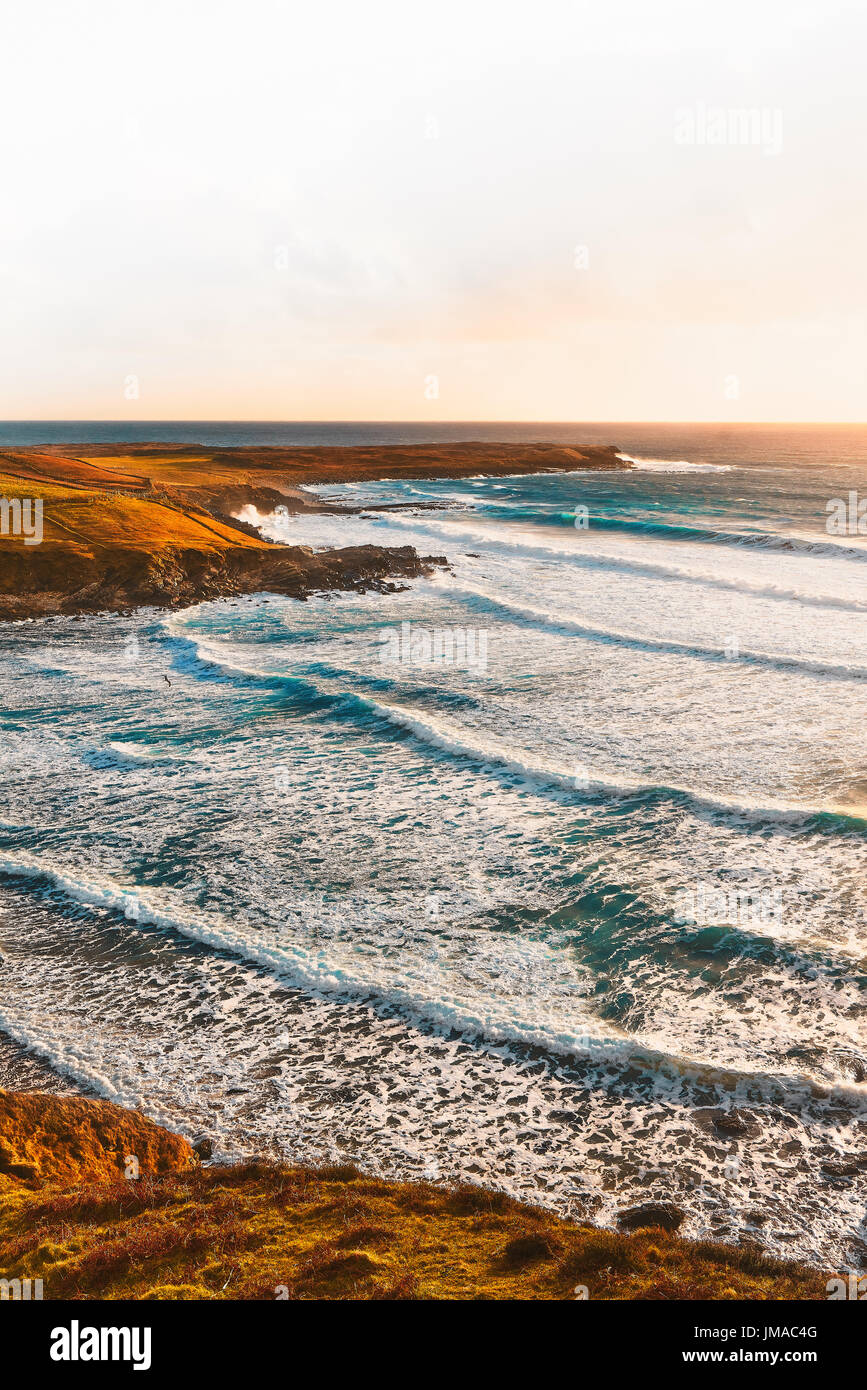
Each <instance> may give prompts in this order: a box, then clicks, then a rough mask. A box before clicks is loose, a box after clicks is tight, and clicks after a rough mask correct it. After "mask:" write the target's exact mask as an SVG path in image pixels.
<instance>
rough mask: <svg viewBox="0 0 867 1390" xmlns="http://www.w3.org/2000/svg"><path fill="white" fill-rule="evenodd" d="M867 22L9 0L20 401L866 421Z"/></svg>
mask: <svg viewBox="0 0 867 1390" xmlns="http://www.w3.org/2000/svg"><path fill="white" fill-rule="evenodd" d="M865 39H867V6H865V4H863V3H843V2H842V0H821V3H812V0H807V3H798V0H788V2H787V3H784V2H783V0H779V2H778V0H748V2H745V0H735V2H734V3H726V4H725V5H721V4H717V5H712V4H709V3H707V4H696V3H695V0H688V2H687V0H684V3H680V0H659V3H656V4H652V5H651V4H649V3H647V0H613V2H612V0H604V3H602V2H601V0H597V2H596V3H593V4H585V3H583V2H582V0H577V2H576V0H573V2H572V3H569V4H554V3H549V0H540V3H536V4H532V5H528V4H527V3H526V0H524V2H523V3H520V4H508V3H505V4H504V3H499V4H495V3H493V0H477V3H473V0H462V3H441V0H436V3H433V4H425V5H422V4H418V3H411V0H401V3H383V0H372V3H368V4H352V5H349V4H342V3H341V4H336V5H335V4H321V5H318V6H314V5H310V4H304V5H300V4H288V3H270V2H269V0H247V3H246V4H244V5H241V4H231V5H229V4H220V3H208V4H201V5H200V4H196V3H185V2H184V0H171V2H169V0H149V3H148V4H147V5H131V4H126V3H120V4H118V3H116V0H111V3H108V0H105V2H103V0H90V3H88V0H84V3H78V4H74V5H70V4H68V3H45V0H26V3H25V0H7V3H6V4H4V6H3V9H2V17H0V52H2V54H3V81H2V84H0V154H2V164H0V167H2V195H3V206H2V218H0V303H2V318H0V417H3V418H7V419H22V418H46V419H47V418H66V419H75V418H77V419H123V418H130V419H173V418H174V419H199V418H223V419H351V420H363V419H389V418H391V419H399V420H426V419H431V420H456V419H467V420H495V419H504V420H582V419H585V420H630V419H632V420H690V419H693V420H863V419H864V418H865V415H867V410H865V377H867V370H865V369H867V276H865V273H864V259H865V246H867V199H865V197H864V186H863V170H864V155H863V144H864V139H865V133H867V120H865V116H867V88H865V82H864V76H863V68H864V52H865ZM744 110H753V111H754V112H755V113H756V115H755V117H754V118H753V120H754V124H753V123H751V122H745V121H744V120H743V119H742V118H741V117H739V116H738V115H737V114H736V113H738V112H739V111H744ZM732 113H735V114H734V115H732Z"/></svg>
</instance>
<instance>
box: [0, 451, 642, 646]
mask: <svg viewBox="0 0 867 1390" xmlns="http://www.w3.org/2000/svg"><path fill="white" fill-rule="evenodd" d="M120 448H123V449H124V450H125V452H124V453H122V454H119V453H118V452H117V451H118V449H120ZM628 466H629V465H628V464H627V463H626V462H624V461H623V460H622V459H620V458H619V456H618V454H617V451H616V448H615V446H613V445H611V446H606V447H604V448H602V447H597V446H594V447H592V448H590V447H587V448H581V447H575V448H564V447H562V446H560V445H551V444H522V445H515V444H474V443H468V444H451V445H438V446H432V445H407V446H401V447H397V446H393V447H388V448H353V447H345V448H336V447H322V448H312V449H278V448H273V449H262V448H236V449H220V450H211V451H206V450H202V449H199V450H196V449H195V448H194V447H193V446H190V445H172V444H159V443H152V444H134V445H124V446H121V445H118V444H112V445H106V444H89V445H88V444H84V445H75V446H71V445H67V446H63V445H54V446H50V447H44V448H32V449H15V450H8V449H7V450H3V451H0V497H2V498H3V499H6V502H7V504H8V508H9V509H10V514H9V517H7V518H6V521H7V523H8V524H7V525H5V526H4V530H3V533H2V534H0V621H2V620H7V621H10V620H11V621H15V620H21V619H27V618H38V617H45V616H49V615H69V614H82V613H95V612H106V611H108V612H111V611H114V612H117V611H125V610H128V609H130V608H135V607H139V606H153V607H168V608H175V607H184V606H187V605H189V604H193V603H198V602H201V601H202V600H205V599H215V598H223V597H229V596H234V595H238V594H250V593H256V592H262V591H270V592H273V593H279V594H286V595H288V596H290V597H292V598H298V599H304V598H306V597H308V596H309V595H310V594H312V593H316V592H321V591H323V590H329V589H342V590H349V591H356V592H364V591H365V590H366V589H377V590H379V591H380V592H382V591H386V592H387V591H388V590H389V587H390V584H391V582H392V581H393V580H394V579H413V578H417V577H419V576H420V575H425V574H429V573H431V572H432V570H433V569H434V568H435V567H436V566H437V565H444V564H445V563H446V562H445V560H444V558H443V557H442V556H430V555H429V556H420V555H418V554H417V553H416V551H415V550H414V549H413V548H412V547H410V546H402V547H397V548H386V547H381V546H372V545H366V546H350V547H346V548H344V549H337V550H326V551H318V552H314V551H312V550H311V549H310V548H309V547H305V546H294V547H293V546H282V545H276V544H274V543H272V542H270V541H268V540H266V539H264V538H263V537H262V536H260V535H259V533H258V532H257V530H256V528H255V527H253V526H250V525H248V524H246V523H244V522H243V521H239V520H237V513H238V512H240V511H241V509H242V508H243V507H244V506H246V505H251V506H254V507H256V508H257V510H259V511H260V512H270V511H273V510H274V508H275V507H276V506H283V507H285V508H286V509H287V510H288V511H290V512H293V511H294V512H298V511H328V512H347V511H351V510H354V509H352V508H346V507H339V506H334V505H332V504H329V503H326V502H322V501H321V500H320V499H318V498H317V497H316V496H314V495H311V494H310V493H308V492H304V491H302V490H301V485H302V484H304V485H310V484H316V483H320V484H334V483H341V482H348V481H374V480H378V479H385V478H434V477H468V476H472V475H473V474H480V473H486V474H492V475H506V474H510V473H511V474H517V473H538V472H550V471H552V470H555V469H556V470H560V471H565V470H569V471H572V470H575V469H581V468H594V469H596V468H598V469H623V468H627V467H628ZM37 504H38V516H39V532H40V534H39V537H38V539H37V538H36V537H35V536H34V535H31V536H30V537H29V538H28V537H27V536H26V535H25V534H17V533H16V529H15V525H14V522H15V512H14V509H15V508H16V507H17V508H18V512H19V514H20V510H21V507H22V506H25V505H26V506H27V507H28V508H29V509H30V510H29V511H28V513H27V515H32V513H33V510H34V509H35V508H36V507H37Z"/></svg>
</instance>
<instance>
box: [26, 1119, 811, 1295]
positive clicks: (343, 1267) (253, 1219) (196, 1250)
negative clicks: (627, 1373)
mask: <svg viewBox="0 0 867 1390" xmlns="http://www.w3.org/2000/svg"><path fill="white" fill-rule="evenodd" d="M131 1135H133V1136H135V1138H136V1140H137V1142H138V1143H139V1146H140V1148H142V1150H143V1151H146V1152H147V1153H149V1154H150V1155H151V1156H152V1168H151V1171H150V1172H148V1173H147V1175H146V1176H144V1177H142V1178H140V1179H139V1180H138V1181H127V1180H125V1179H122V1178H118V1176H117V1154H118V1152H119V1151H120V1150H121V1149H124V1148H127V1138H128V1137H129V1136H131ZM13 1144H14V1146H15V1148H16V1152H18V1153H19V1154H25V1155H26V1156H27V1157H28V1160H29V1162H30V1164H31V1166H32V1167H33V1168H35V1169H37V1170H38V1174H39V1176H38V1178H33V1177H31V1178H29V1179H24V1178H21V1177H16V1176H14V1175H11V1176H10V1175H7V1176H6V1178H5V1180H4V1182H3V1183H2V1185H0V1278H7V1279H12V1278H25V1277H27V1276H30V1277H32V1278H41V1279H42V1280H43V1284H44V1290H45V1297H46V1298H49V1299H50V1298H70V1299H122V1298H132V1299H259V1300H261V1299H267V1300H273V1299H277V1298H289V1299H292V1300H306V1299H328V1300H332V1299H372V1300H381V1299H385V1300H410V1299H516V1298H517V1299H574V1298H576V1297H581V1296H583V1289H584V1288H586V1290H587V1294H588V1296H589V1297H590V1298H591V1299H612V1300H629V1299H652V1300H665V1299H823V1298H824V1297H825V1282H826V1278H827V1276H826V1275H823V1274H820V1273H818V1272H817V1271H815V1270H811V1269H807V1268H804V1267H802V1266H799V1265H796V1264H788V1263H783V1262H780V1261H776V1260H770V1259H767V1258H766V1257H765V1256H763V1255H762V1254H761V1252H759V1251H757V1250H756V1249H755V1248H751V1247H747V1248H736V1247H732V1246H726V1245H715V1244H712V1243H709V1242H690V1241H686V1240H682V1239H680V1238H679V1237H678V1236H676V1235H670V1234H667V1233H666V1232H664V1231H662V1230H660V1229H655V1230H642V1231H637V1232H634V1233H617V1232H613V1231H607V1230H600V1229H598V1228H595V1227H592V1226H587V1225H582V1224H578V1223H576V1222H571V1221H563V1220H560V1219H558V1218H557V1217H555V1216H553V1215H551V1214H550V1213H548V1212H545V1211H541V1210H538V1209H536V1208H533V1207H528V1206H526V1205H523V1204H521V1203H519V1202H516V1201H513V1200H512V1199H511V1198H509V1197H506V1196H504V1195H503V1194H502V1193H497V1192H490V1191H486V1190H485V1189H482V1188H476V1187H468V1186H465V1187H461V1188H458V1189H447V1188H441V1187H435V1186H433V1185H431V1184H427V1183H416V1184H411V1183H398V1182H385V1181H383V1180H380V1179H377V1178H372V1177H368V1176H365V1175H364V1174H363V1173H360V1172H359V1171H358V1170H357V1169H356V1168H353V1167H349V1166H339V1167H330V1168H322V1169H319V1170H315V1169H309V1168H292V1167H286V1166H280V1165H275V1166H271V1165H269V1164H263V1163H247V1164H238V1165H236V1166H234V1167H226V1168H220V1167H212V1168H202V1167H200V1166H198V1165H197V1164H196V1162H195V1157H194V1155H192V1153H191V1151H190V1150H189V1147H188V1145H186V1144H185V1142H184V1141H183V1140H181V1139H178V1138H177V1136H175V1135H170V1134H167V1133H166V1132H165V1131H164V1130H160V1129H159V1127H158V1126H156V1125H152V1124H151V1123H150V1122H149V1121H147V1120H145V1119H144V1117H142V1116H140V1115H136V1114H130V1113H129V1112H126V1111H122V1110H119V1109H117V1108H116V1107H114V1106H111V1105H109V1104H107V1103H106V1102H95V1101H81V1100H77V1099H72V1100H71V1099H66V1098H63V1099H60V1098H57V1097H50V1096H46V1095H29V1096H21V1095H13V1094H11V1093H8V1092H0V1145H5V1146H6V1151H11V1148H12V1146H13ZM148 1145H149V1146H150V1147H147V1146H148ZM100 1146H101V1156H100ZM172 1162H175V1163H176V1164H177V1165H178V1169H179V1170H172V1169H171V1167H170V1165H171V1163H172ZM160 1164H162V1165H163V1166H162V1170H161V1171H156V1169H157V1168H159V1166H160ZM76 1165H77V1168H76ZM167 1165H169V1166H168V1167H167ZM191 1165H192V1166H191ZM94 1173H96V1174H97V1175H98V1180H96V1181H94V1180H93V1177H92V1175H93V1174H94Z"/></svg>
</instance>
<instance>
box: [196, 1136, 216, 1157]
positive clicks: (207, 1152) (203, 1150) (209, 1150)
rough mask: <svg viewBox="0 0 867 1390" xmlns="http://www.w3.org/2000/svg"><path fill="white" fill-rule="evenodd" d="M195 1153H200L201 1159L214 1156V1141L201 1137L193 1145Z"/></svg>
mask: <svg viewBox="0 0 867 1390" xmlns="http://www.w3.org/2000/svg"><path fill="white" fill-rule="evenodd" d="M193 1153H195V1154H198V1155H199V1158H201V1159H208V1158H212V1157H213V1154H214V1145H213V1141H212V1140H210V1139H199V1140H198V1142H197V1143H195V1144H194V1145H193Z"/></svg>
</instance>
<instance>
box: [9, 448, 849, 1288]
mask: <svg viewBox="0 0 867 1390" xmlns="http://www.w3.org/2000/svg"><path fill="white" fill-rule="evenodd" d="M189 428H190V429H192V428H194V427H192V426H191V427H189ZM213 428H215V429H216V428H217V427H213ZM220 428H226V427H220ZM239 428H240V427H239ZM263 428H265V427H263ZM267 428H269V429H271V430H274V429H276V428H277V427H267ZM310 428H313V427H310ZM317 428H319V427H317ZM322 428H324V427H322ZM346 428H347V429H349V428H356V429H363V428H367V429H368V430H371V429H375V428H380V427H346ZM394 428H401V427H394ZM406 428H409V427H406ZM453 428H458V427H453ZM464 428H465V427H464ZM492 428H497V427H492ZM544 428H545V427H533V428H532V429H529V430H528V435H529V436H530V437H545V435H544V433H543V429H544ZM552 428H553V427H552ZM559 428H560V429H562V430H565V429H566V428H567V427H559ZM602 428H603V427H599V429H600V432H601V429H602ZM605 428H611V429H612V430H613V429H614V428H616V429H617V430H618V434H617V435H614V434H613V433H612V434H611V435H610V436H605V437H606V438H608V437H610V438H613V439H616V442H618V444H622V447H623V449H624V452H627V453H629V454H630V455H631V456H632V457H633V458H634V459H637V460H639V462H638V463H637V465H636V467H635V468H634V470H632V471H629V472H627V473H622V474H619V473H618V474H612V473H607V474H598V473H588V472H581V471H576V472H574V473H568V474H566V473H563V474H552V475H546V476H533V477H527V478H475V479H463V480H454V479H451V480H447V481H444V480H440V481H431V482H414V483H412V484H406V483H403V484H397V483H388V482H384V483H379V484H376V485H369V486H368V485H365V486H352V485H350V486H346V487H342V488H336V489H330V490H329V495H331V496H334V497H339V498H340V499H341V500H342V501H344V502H346V501H348V502H351V503H353V504H354V505H356V506H357V507H359V508H360V509H363V510H361V511H360V512H359V513H358V514H356V515H350V516H333V515H331V516H316V515H310V516H306V515H305V516H304V517H298V518H292V517H284V516H281V515H273V516H270V517H260V516H253V518H252V519H254V520H256V521H257V522H258V523H259V524H261V525H262V526H263V528H264V529H265V531H266V533H267V534H270V535H271V536H272V537H273V538H274V539H276V540H283V541H288V542H290V543H304V544H309V545H314V546H316V545H327V544H349V543H355V542H359V541H367V540H373V541H376V542H378V543H381V544H415V545H417V546H418V548H419V549H420V550H422V551H423V552H425V553H431V554H438V555H439V554H442V555H445V556H446V557H447V558H448V560H449V562H450V564H449V568H448V569H447V570H442V571H439V572H438V573H437V574H436V575H434V576H433V577H431V578H430V579H428V580H423V581H418V582H414V583H412V584H411V585H410V586H409V587H408V588H407V589H406V590H405V591H404V592H401V593H398V594H394V595H379V594H372V593H371V594H366V595H329V596H322V597H316V598H313V599H311V600H309V601H308V602H307V603H304V604H300V603H297V602H293V601H290V600H287V599H283V598H280V597H279V596H275V595H260V596H256V597H254V598H250V599H243V600H234V601H223V602H220V603H213V604H205V605H201V606H199V607H198V608H194V609H189V610H187V611H185V612H182V613H178V614H171V615H167V614H164V613H158V612H142V613H138V614H136V615H135V616H133V617H129V618H119V617H92V618H90V617H89V618H83V619H78V620H73V619H62V620H56V621H44V622H31V623H24V624H16V625H5V626H4V627H3V628H2V629H0V648H2V652H3V657H4V660H3V664H2V677H0V683H2V695H3V701H2V710H3V712H2V720H3V761H4V779H3V790H2V799H0V818H2V820H0V868H2V870H3V876H2V880H0V909H2V916H0V951H2V954H3V958H4V964H3V969H2V993H0V1028H2V1029H3V1030H4V1033H5V1037H6V1039H7V1050H6V1052H5V1053H2V1052H0V1059H2V1058H4V1057H5V1059H6V1061H5V1065H6V1066H7V1068H8V1075H9V1076H13V1075H15V1074H18V1073H16V1072H14V1071H13V1068H18V1072H20V1069H21V1068H22V1067H23V1066H24V1065H25V1063H24V1061H23V1060H22V1058H23V1057H24V1056H25V1054H24V1053H22V1052H21V1049H22V1048H23V1049H26V1050H27V1051H26V1056H27V1057H28V1058H30V1059H31V1061H32V1064H33V1065H37V1064H38V1065H39V1066H40V1067H41V1068H42V1069H43V1074H46V1075H49V1076H50V1075H51V1074H55V1075H57V1076H58V1077H63V1078H65V1079H66V1081H67V1082H72V1083H74V1084H76V1085H78V1086H81V1087H84V1088H86V1089H89V1090H92V1091H94V1092H97V1093H99V1094H103V1095H107V1096H109V1097H111V1098H113V1099H117V1100H119V1101H121V1102H123V1103H126V1104H136V1105H140V1106H141V1107H142V1108H143V1109H144V1110H146V1111H147V1112H148V1113H150V1114H152V1115H154V1116H155V1117H156V1118H158V1119H161V1120H163V1121H165V1122H167V1123H170V1124H172V1125H173V1126H175V1127H177V1128H179V1129H181V1130H183V1131H184V1132H186V1133H189V1134H190V1135H193V1136H195V1135H198V1134H201V1133H208V1134H209V1135H211V1136H212V1137H213V1138H215V1140H216V1141H217V1147H218V1151H219V1152H220V1153H221V1154H223V1155H237V1154H242V1153H251V1152H266V1153H283V1154H286V1155H289V1156H290V1157H292V1158H298V1159H304V1160H320V1159H324V1158H326V1157H328V1158H332V1157H336V1156H340V1157H347V1156H349V1157H352V1158H353V1159H355V1160H356V1161H360V1162H362V1163H363V1164H366V1165H368V1166H370V1167H373V1168H376V1169H378V1170H380V1171H383V1172H387V1173H398V1174H403V1175H410V1176H412V1175H426V1176H432V1177H436V1178H442V1179H457V1178H463V1179H466V1178H470V1179H475V1180H478V1181H484V1182H488V1183H493V1184H497V1185H501V1186H504V1187H506V1188H507V1189H508V1190H510V1191H513V1192H515V1193H517V1194H520V1195H524V1196H528V1197H532V1198H533V1199H534V1200H537V1201H543V1202H546V1203H548V1204H550V1205H553V1206H556V1207H558V1208H560V1209H563V1210H571V1211H574V1212H580V1213H584V1214H587V1215H589V1216H592V1217H593V1218H594V1219H596V1220H600V1221H613V1220H614V1219H615V1217H616V1213H617V1212H618V1211H619V1210H621V1209H622V1208H623V1207H626V1206H628V1205H630V1204H632V1203H634V1202H635V1201H638V1200H644V1199H646V1198H647V1197H648V1196H649V1195H652V1196H654V1197H665V1198H668V1199H670V1200H673V1201H676V1202H677V1203H678V1204H679V1205H681V1206H682V1207H684V1208H685V1209H686V1210H687V1212H688V1213H689V1223H688V1227H687V1229H688V1230H689V1231H690V1232H691V1233H693V1234H698V1233H706V1234H712V1235H716V1236H720V1237H725V1238H729V1239H731V1238H736V1237H737V1236H738V1235H739V1234H744V1233H745V1232H750V1231H752V1232H755V1231H756V1229H757V1226H756V1222H757V1221H758V1222H759V1226H760V1229H761V1238H762V1239H763V1240H764V1241H765V1242H766V1243H767V1244H769V1245H770V1246H771V1247H772V1248H774V1249H778V1250H780V1251H786V1252H788V1253H794V1254H801V1255H804V1256H806V1257H808V1258H811V1259H816V1260H822V1261H823V1262H828V1261H829V1260H831V1259H837V1260H840V1259H844V1258H847V1257H848V1256H849V1255H850V1254H851V1253H852V1251H853V1249H854V1243H855V1242H857V1241H858V1240H859V1239H863V1236H864V1232H863V1229H862V1226H861V1221H862V1217H863V1199H862V1197H861V1196H860V1193H859V1184H858V1179H857V1177H852V1176H849V1177H847V1176H845V1175H843V1176H841V1175H840V1173H839V1171H838V1169H839V1164H840V1162H841V1160H845V1159H846V1158H847V1157H852V1156H857V1155H860V1154H862V1153H863V1152H864V1147H865V1145H864V1138H865V1133H864V1123H865V1118H867V1108H865V1096H867V1046H865V1023H864V1007H865V984H867V974H865V954H867V952H865V941H867V921H865V910H864V882H865V867H867V754H865V748H864V733H863V730H864V727H865V719H864V716H865V713H867V638H865V612H867V564H865V561H867V538H863V537H859V536H858V535H857V534H855V535H851V536H849V535H846V536H838V535H829V534H828V532H827V530H826V528H825V517H826V502H827V500H828V499H829V498H831V497H835V496H839V495H844V496H845V495H846V494H847V493H848V490H849V489H859V488H860V489H861V495H862V496H863V495H867V447H865V445H867V432H865V431H864V430H863V429H862V430H861V431H860V432H859V431H857V430H855V429H848V430H846V431H842V430H841V431H839V432H835V431H826V432H825V437H824V439H822V438H821V437H820V436H819V435H818V434H817V433H816V432H815V431H810V430H808V431H801V432H798V431H791V430H790V431H789V432H788V434H787V435H786V434H785V432H782V431H780V432H778V433H777V434H773V433H768V432H767V431H766V432H764V433H763V432H762V431H759V430H746V429H745V430H744V431H743V432H742V433H741V434H740V435H739V434H738V432H737V431H731V430H729V431H728V432H724V433H721V432H720V431H713V430H709V429H706V428H704V429H700V428H699V427H695V428H694V429H693V431H692V434H689V432H688V431H685V429H684V427H652V428H651V427H643V428H644V429H645V433H644V436H641V435H640V427H636V426H633V427H630V430H625V429H624V427H605ZM499 429H500V431H501V432H502V431H503V429H504V427H502V426H501V427H499ZM665 430H668V434H665V433H664V431H665ZM630 431H631V434H630ZM90 437H93V436H92V435H91V436H90ZM173 437H175V438H181V437H186V436H181V435H178V434H177V433H175V434H174V436H173ZM457 437H460V436H457ZM564 437H565V436H564ZM569 438H570V439H571V441H572V442H574V441H575V440H579V439H589V438H590V428H589V427H587V429H583V428H582V430H581V432H580V433H579V432H578V427H574V429H573V433H572V435H571V436H569ZM781 440H782V442H781ZM235 442H241V441H240V440H236V441H235ZM252 442H256V441H255V440H253V441H252ZM395 502H399V503H402V504H405V506H404V509H402V510H397V511H394V510H389V511H377V504H380V505H381V504H383V503H388V504H393V503H395ZM583 509H586V511H584V510H583ZM576 518H577V519H578V523H579V524H578V525H577V526H576ZM583 519H586V522H587V524H586V526H585V525H583V524H582V520H583ZM0 1065H2V1061H0ZM46 1068H47V1069H48V1071H47V1072H45V1069H46ZM0 1084H2V1075H0ZM732 1109H734V1110H735V1111H736V1114H735V1116H734V1119H733V1120H732V1117H731V1115H730V1114H729V1117H728V1120H726V1119H725V1117H724V1112H730V1111H731V1110H732ZM835 1165H836V1166H835Z"/></svg>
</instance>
